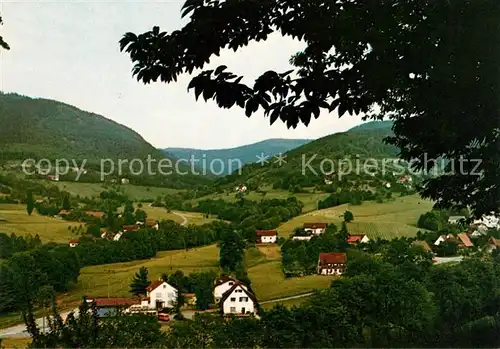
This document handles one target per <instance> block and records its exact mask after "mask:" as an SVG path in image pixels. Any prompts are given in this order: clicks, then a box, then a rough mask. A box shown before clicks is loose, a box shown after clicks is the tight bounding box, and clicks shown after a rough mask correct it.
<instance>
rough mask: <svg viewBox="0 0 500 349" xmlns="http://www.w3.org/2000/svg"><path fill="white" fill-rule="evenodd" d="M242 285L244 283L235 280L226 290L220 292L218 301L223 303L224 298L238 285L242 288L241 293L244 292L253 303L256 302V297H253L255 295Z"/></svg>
mask: <svg viewBox="0 0 500 349" xmlns="http://www.w3.org/2000/svg"><path fill="white" fill-rule="evenodd" d="M242 286H245V285H244V284H243V283H242V282H241V281H238V280H237V281H236V282H235V283H234V285H233V286H232V287H231V288H230V289H229V290H227V291H226V292H224V293H223V294H222V297H221V299H220V303H221V304H223V303H224V302H225V301H226V299H227V298H228V297H229V296H230V295H231V293H233V291H234V290H235V289H236V288H238V287H239V288H240V289H242V290H243V293H245V294H246V295H247V296H248V298H250V299H251V300H253V301H254V302H255V303H257V298H255V295H254V294H253V293H251V292H250V291H248V290H246V289H245V287H242Z"/></svg>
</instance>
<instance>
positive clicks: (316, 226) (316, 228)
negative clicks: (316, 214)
mask: <svg viewBox="0 0 500 349" xmlns="http://www.w3.org/2000/svg"><path fill="white" fill-rule="evenodd" d="M327 226H328V224H327V223H304V226H303V228H304V231H305V232H308V233H310V234H312V235H321V234H323V233H324V232H325V230H326V227H327Z"/></svg>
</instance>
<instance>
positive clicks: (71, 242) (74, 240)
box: [69, 239, 80, 247]
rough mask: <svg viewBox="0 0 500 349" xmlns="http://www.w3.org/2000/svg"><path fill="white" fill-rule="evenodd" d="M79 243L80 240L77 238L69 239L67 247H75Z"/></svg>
mask: <svg viewBox="0 0 500 349" xmlns="http://www.w3.org/2000/svg"><path fill="white" fill-rule="evenodd" d="M79 243H80V240H78V239H71V240H69V247H76V246H78V244H79Z"/></svg>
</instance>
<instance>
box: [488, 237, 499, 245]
mask: <svg viewBox="0 0 500 349" xmlns="http://www.w3.org/2000/svg"><path fill="white" fill-rule="evenodd" d="M490 245H493V246H496V247H500V239H496V238H494V237H493V236H492V237H491V238H490Z"/></svg>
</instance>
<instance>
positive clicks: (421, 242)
mask: <svg viewBox="0 0 500 349" xmlns="http://www.w3.org/2000/svg"><path fill="white" fill-rule="evenodd" d="M412 244H413V245H414V246H422V248H423V249H424V250H425V251H427V252H430V253H432V254H434V252H433V251H432V248H431V247H430V246H429V244H428V243H427V241H424V240H415V241H413V242H412Z"/></svg>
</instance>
